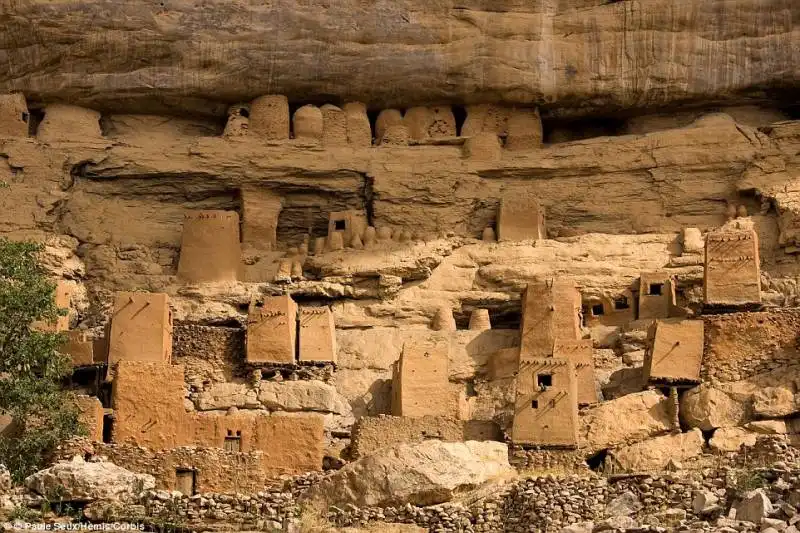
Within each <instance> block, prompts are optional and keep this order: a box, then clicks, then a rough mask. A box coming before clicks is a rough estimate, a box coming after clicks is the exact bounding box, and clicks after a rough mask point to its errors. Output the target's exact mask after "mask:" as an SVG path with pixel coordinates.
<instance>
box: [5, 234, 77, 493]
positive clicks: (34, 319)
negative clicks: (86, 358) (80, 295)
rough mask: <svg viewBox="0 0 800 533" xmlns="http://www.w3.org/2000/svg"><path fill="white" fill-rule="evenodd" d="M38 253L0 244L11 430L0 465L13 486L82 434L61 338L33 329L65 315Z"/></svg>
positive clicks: (34, 247)
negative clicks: (68, 383) (68, 386)
mask: <svg viewBox="0 0 800 533" xmlns="http://www.w3.org/2000/svg"><path fill="white" fill-rule="evenodd" d="M41 250H42V247H41V246H40V245H37V244H33V243H28V242H11V241H9V240H6V239H3V238H0V412H3V413H4V414H6V415H9V416H11V417H12V418H13V420H14V424H13V426H14V428H15V430H14V431H13V432H12V433H11V434H10V435H6V436H0V462H2V463H4V464H5V465H6V466H7V467H8V469H9V471H10V472H11V475H12V477H13V478H14V480H15V481H17V482H19V481H22V480H23V479H24V478H25V477H26V476H28V475H29V474H31V473H33V472H34V471H36V470H37V469H39V468H40V467H41V466H42V464H43V463H44V461H45V460H46V459H47V457H48V455H49V454H50V453H51V452H52V451H53V450H54V449H55V447H56V446H57V445H58V444H59V443H61V442H62V441H64V440H66V439H67V438H69V437H71V436H74V435H76V434H81V433H83V432H84V431H83V428H82V427H81V425H80V423H79V422H78V410H77V407H76V406H75V403H74V402H73V401H72V400H71V398H72V395H71V393H70V392H69V391H67V390H65V389H64V388H63V386H62V384H63V380H64V377H65V376H67V375H68V374H69V372H70V361H69V358H68V357H66V356H65V355H64V354H62V353H61V352H59V349H60V347H61V346H62V344H63V342H64V338H63V335H61V334H59V333H54V332H49V331H44V329H43V328H37V327H36V326H35V324H36V323H40V324H41V323H50V322H53V321H55V320H56V319H57V318H58V317H59V315H63V313H65V312H66V310H59V309H58V308H57V307H56V304H55V300H54V295H55V284H54V283H53V282H52V281H50V279H49V276H48V273H47V271H46V270H45V269H44V267H42V265H41V264H40V262H39V254H40V253H41Z"/></svg>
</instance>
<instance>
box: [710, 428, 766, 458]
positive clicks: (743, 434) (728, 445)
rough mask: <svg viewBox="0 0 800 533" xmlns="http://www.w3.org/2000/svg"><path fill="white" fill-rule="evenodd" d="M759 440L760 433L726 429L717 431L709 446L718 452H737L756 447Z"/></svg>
mask: <svg viewBox="0 0 800 533" xmlns="http://www.w3.org/2000/svg"><path fill="white" fill-rule="evenodd" d="M757 439H758V433H754V432H752V431H748V430H746V429H744V428H738V427H733V428H732V427H726V428H719V429H717V430H715V431H714V435H713V436H712V437H711V439H710V440H709V441H708V445H709V446H710V447H711V449H712V450H714V451H717V452H723V453H724V452H736V451H739V450H740V449H741V448H742V447H743V446H745V447H748V446H754V445H755V444H756V440H757Z"/></svg>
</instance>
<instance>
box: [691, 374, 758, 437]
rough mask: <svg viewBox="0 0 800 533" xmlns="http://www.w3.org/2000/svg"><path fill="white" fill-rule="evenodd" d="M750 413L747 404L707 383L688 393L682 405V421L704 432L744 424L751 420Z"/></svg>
mask: <svg viewBox="0 0 800 533" xmlns="http://www.w3.org/2000/svg"><path fill="white" fill-rule="evenodd" d="M749 411H750V409H749V406H748V404H747V402H743V401H739V400H737V399H735V398H733V397H731V396H730V395H729V394H727V393H726V392H724V391H722V390H720V389H718V388H715V387H714V386H713V385H710V384H707V383H704V384H702V385H700V386H698V387H695V388H693V389H691V390H689V391H687V392H686V393H685V394H684V395H683V397H682V398H681V405H680V416H681V421H682V422H683V423H684V424H686V425H687V426H689V427H692V428H700V429H701V430H703V431H709V430H712V429H716V428H720V427H729V426H738V425H740V424H743V423H745V422H747V420H748V419H749Z"/></svg>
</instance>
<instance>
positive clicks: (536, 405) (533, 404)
mask: <svg viewBox="0 0 800 533" xmlns="http://www.w3.org/2000/svg"><path fill="white" fill-rule="evenodd" d="M538 408H539V400H531V409H538Z"/></svg>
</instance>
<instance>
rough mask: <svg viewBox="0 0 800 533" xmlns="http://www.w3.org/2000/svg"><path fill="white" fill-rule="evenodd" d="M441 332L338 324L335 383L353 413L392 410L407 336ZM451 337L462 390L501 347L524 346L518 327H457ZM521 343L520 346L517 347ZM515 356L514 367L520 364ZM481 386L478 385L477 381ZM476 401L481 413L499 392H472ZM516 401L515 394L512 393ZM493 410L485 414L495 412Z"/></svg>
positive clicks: (486, 369)
mask: <svg viewBox="0 0 800 533" xmlns="http://www.w3.org/2000/svg"><path fill="white" fill-rule="evenodd" d="M441 335H442V333H440V332H436V331H430V330H416V331H412V330H404V329H401V328H395V327H376V328H370V329H364V330H361V329H337V331H336V338H337V346H338V347H339V349H338V364H337V370H336V387H337V389H338V390H339V392H340V393H341V394H342V395H343V396H344V397H345V398H347V399H348V401H350V403H351V405H352V407H353V414H354V415H355V416H356V417H358V416H363V415H378V414H390V413H391V412H392V408H391V403H392V398H391V395H392V367H393V365H394V363H395V362H396V361H398V360H399V359H400V353H401V351H402V349H403V346H404V343H405V342H406V340H407V339H409V338H411V339H414V338H417V337H420V338H423V339H426V338H427V339H430V342H433V343H435V339H436V338H438V337H440V336H441ZM448 337H449V344H450V348H449V352H448V353H449V360H448V368H449V381H450V383H449V385H450V387H452V388H453V389H454V392H453V394H454V395H458V392H459V391H463V390H464V388H465V383H467V382H469V381H471V380H473V379H474V378H475V377H476V376H484V375H488V374H489V373H490V360H491V358H493V357H494V355H493V354H494V353H495V352H496V351H497V350H501V349H504V348H512V347H515V346H517V347H518V346H519V332H518V331H517V330H507V329H495V330H486V331H474V330H458V331H454V332H450V334H449V335H448ZM518 352H519V348H516V353H518ZM516 363H517V360H516V358H515V359H514V370H516ZM476 386H477V385H476ZM470 400H473V401H474V402H475V406H474V407H473V408H472V412H473V417H475V416H477V415H476V413H484V414H485V413H493V411H494V402H495V400H494V398H493V396H492V395H491V394H485V395H482V394H479V395H478V396H477V397H474V398H470ZM511 402H512V403H513V398H512V399H511ZM491 416H492V414H488V415H486V417H487V418H491Z"/></svg>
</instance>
